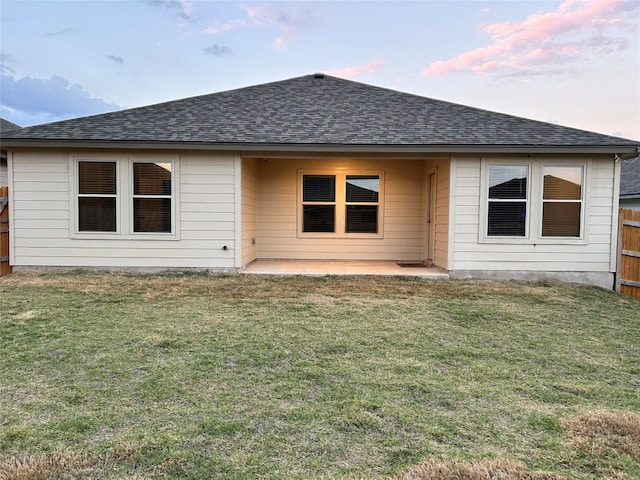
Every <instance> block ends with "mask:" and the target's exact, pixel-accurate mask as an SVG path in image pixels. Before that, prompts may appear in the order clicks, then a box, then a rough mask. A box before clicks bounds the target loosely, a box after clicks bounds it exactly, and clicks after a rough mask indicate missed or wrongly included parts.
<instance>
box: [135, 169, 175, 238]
mask: <svg viewBox="0 0 640 480" xmlns="http://www.w3.org/2000/svg"><path fill="white" fill-rule="evenodd" d="M171 178H172V177H171V162H167V163H159V162H133V231H134V232H136V233H138V232H146V233H171V223H172V222H171V217H172V213H171V212H172V208H171V202H172V193H171V192H172V188H171Z"/></svg>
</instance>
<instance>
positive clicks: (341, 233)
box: [296, 169, 385, 239]
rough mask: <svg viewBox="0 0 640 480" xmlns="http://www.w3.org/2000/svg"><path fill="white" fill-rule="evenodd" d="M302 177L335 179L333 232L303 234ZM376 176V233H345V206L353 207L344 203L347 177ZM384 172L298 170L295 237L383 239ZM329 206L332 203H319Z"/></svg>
mask: <svg viewBox="0 0 640 480" xmlns="http://www.w3.org/2000/svg"><path fill="white" fill-rule="evenodd" d="M304 175H332V176H335V179H336V192H335V193H336V198H335V202H334V204H335V206H336V212H335V214H336V219H335V226H336V231H335V232H303V231H302V228H303V219H302V216H303V205H304V203H303V201H302V194H303V191H302V188H303V187H302V177H303V176H304ZM352 175H353V176H358V175H362V176H367V175H371V176H378V178H379V179H380V184H379V185H380V191H379V192H378V203H377V204H375V205H378V232H377V233H347V232H346V231H345V229H346V210H347V205H354V203H353V202H347V201H346V194H347V193H346V192H347V187H346V181H347V177H348V176H352ZM384 183H385V182H384V170H346V169H339V170H322V169H318V170H316V169H309V170H306V169H305V170H298V192H297V194H296V198H297V201H296V203H297V209H296V211H297V217H298V218H297V236H298V238H326V239H329V238H350V239H356V238H368V239H383V238H384V199H385V196H384ZM321 203H326V204H330V203H332V202H321ZM362 205H374V203H362Z"/></svg>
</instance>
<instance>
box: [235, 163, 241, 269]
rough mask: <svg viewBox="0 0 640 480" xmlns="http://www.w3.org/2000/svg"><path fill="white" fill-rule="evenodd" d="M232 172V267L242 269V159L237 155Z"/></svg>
mask: <svg viewBox="0 0 640 480" xmlns="http://www.w3.org/2000/svg"><path fill="white" fill-rule="evenodd" d="M233 171H234V175H233V177H234V186H233V193H234V195H233V196H234V209H233V211H234V218H233V220H234V229H233V230H234V232H233V236H234V239H233V256H234V258H233V266H234V267H235V268H237V269H239V268H240V267H242V265H241V263H242V158H241V157H240V155H239V154H236V155H235V158H234V160H233Z"/></svg>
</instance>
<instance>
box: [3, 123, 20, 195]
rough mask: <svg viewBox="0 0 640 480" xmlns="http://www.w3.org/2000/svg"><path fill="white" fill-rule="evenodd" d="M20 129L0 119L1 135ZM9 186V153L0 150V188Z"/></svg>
mask: <svg viewBox="0 0 640 480" xmlns="http://www.w3.org/2000/svg"><path fill="white" fill-rule="evenodd" d="M18 128H20V127H19V126H18V125H16V124H15V123H13V122H10V121H9V120H5V119H4V118H0V134H2V133H3V132H9V131H11V130H17V129H18ZM8 184H9V173H8V168H7V151H6V150H5V149H4V148H0V187H6V186H7V185H8Z"/></svg>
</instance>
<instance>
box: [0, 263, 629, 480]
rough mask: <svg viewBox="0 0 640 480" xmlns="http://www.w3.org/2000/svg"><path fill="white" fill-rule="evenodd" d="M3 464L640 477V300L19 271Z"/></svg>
mask: <svg viewBox="0 0 640 480" xmlns="http://www.w3.org/2000/svg"><path fill="white" fill-rule="evenodd" d="M0 352H2V353H1V357H0V405H1V407H2V408H1V410H2V411H1V413H0V479H2V480H9V479H27V480H39V479H47V478H60V479H74V478H107V479H129V480H136V479H154V478H193V479H201V478H225V479H250V478H251V479H253V478H263V479H270V478H274V479H275V478H278V479H281V478H292V479H341V480H347V479H384V480H391V479H393V480H414V479H415V480H417V479H428V478H438V479H447V478H450V479H458V480H460V479H469V480H479V479H493V478H495V479H497V478H501V479H502V478H508V479H523V480H524V479H529V480H545V479H549V480H560V479H596V478H609V479H612V480H613V479H616V480H625V479H633V478H640V452H639V451H638V448H637V445H640V415H639V412H640V362H639V361H638V359H639V358H640V302H638V301H637V300H634V299H632V298H629V297H624V296H619V295H616V294H615V293H613V292H608V291H604V290H601V289H597V288H590V287H585V286H573V285H566V284H554V283H548V284H530V283H524V282H509V283H508V282H503V283H500V282H479V281H460V282H454V281H446V282H444V281H440V282H426V281H420V280H415V279H403V278H376V277H367V278H362V277H360V278H354V277H325V278H317V277H301V278H293V277H281V278H277V277H264V276H241V275H228V276H212V275H200V274H175V275H133V274H115V273H113V274H107V273H90V272H68V273H41V274H36V273H32V274H26V273H23V274H18V275H14V276H10V277H3V278H2V279H1V280H0Z"/></svg>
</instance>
